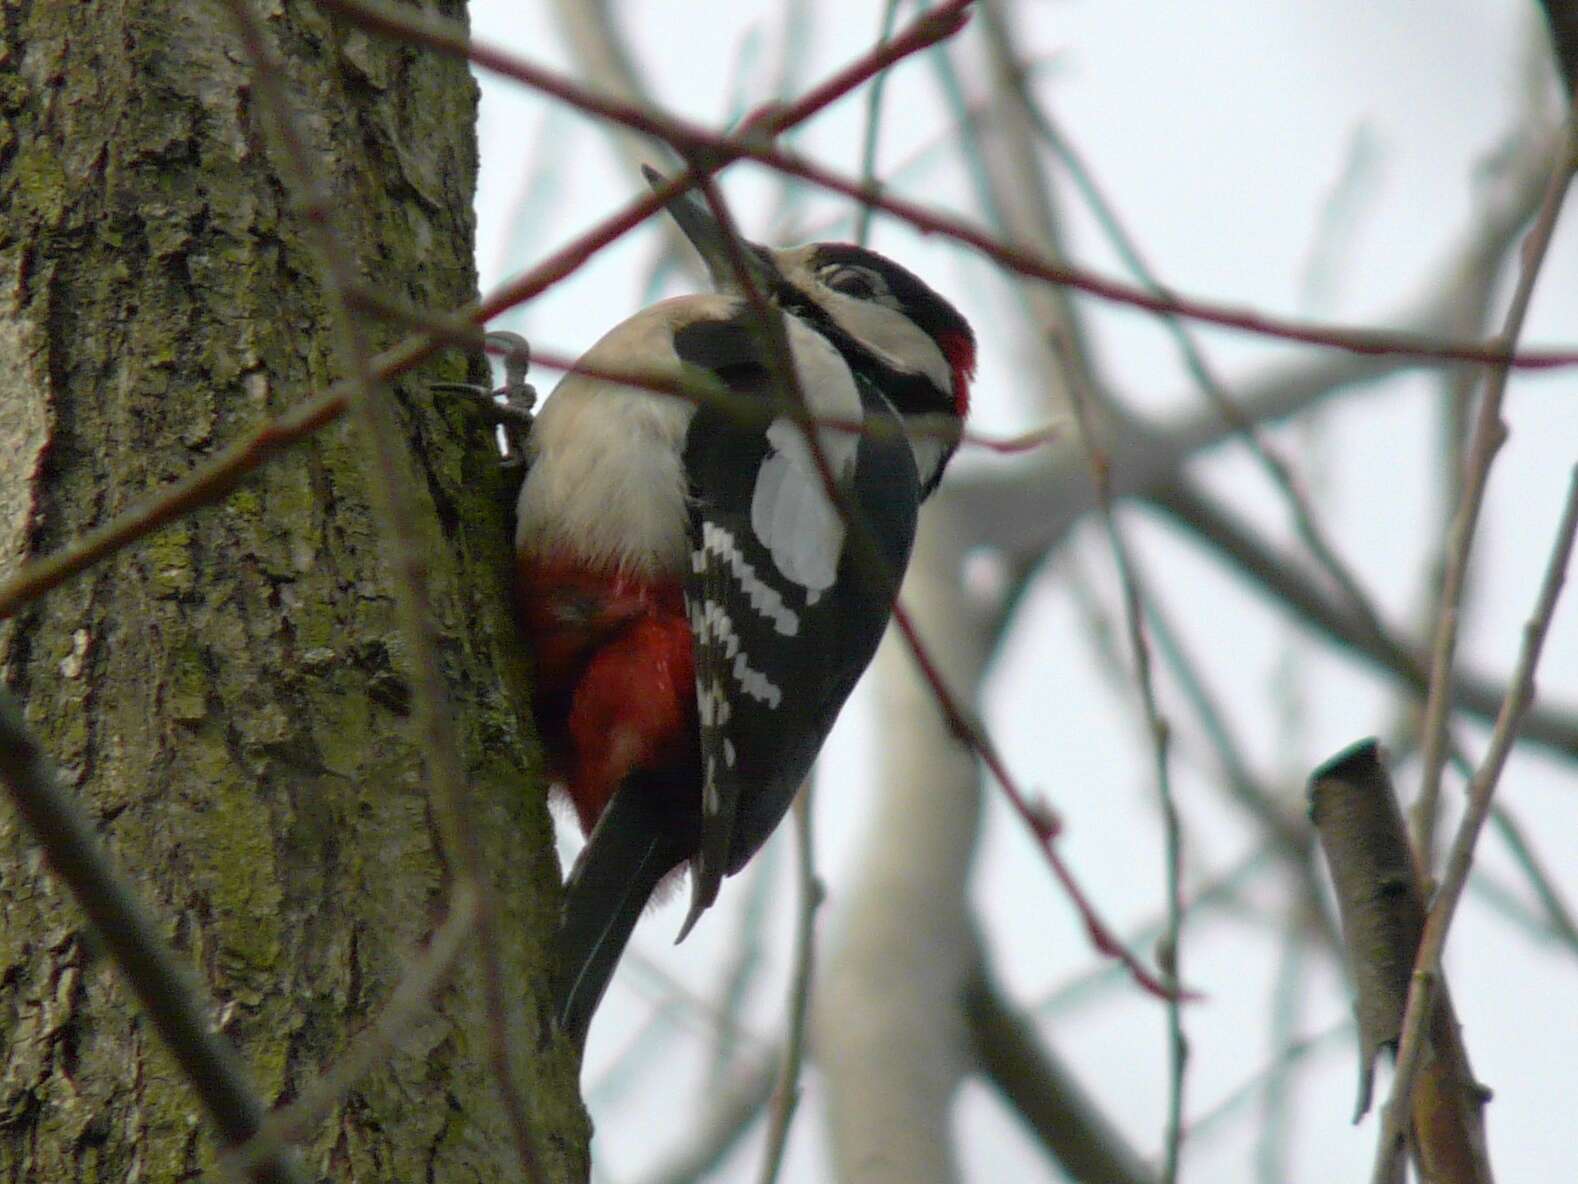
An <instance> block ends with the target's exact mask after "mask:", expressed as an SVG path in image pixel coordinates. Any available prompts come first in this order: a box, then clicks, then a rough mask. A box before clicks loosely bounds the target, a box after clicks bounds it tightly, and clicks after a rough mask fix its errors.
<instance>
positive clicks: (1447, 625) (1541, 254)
mask: <svg viewBox="0 0 1578 1184" xmlns="http://www.w3.org/2000/svg"><path fill="white" fill-rule="evenodd" d="M1575 168H1578V116H1574V117H1572V118H1570V119H1569V120H1568V130H1567V135H1566V136H1565V137H1564V139H1563V140H1562V143H1561V147H1560V150H1559V152H1558V155H1557V159H1556V161H1555V162H1554V164H1553V167H1552V169H1551V176H1550V181H1549V182H1548V184H1547V185H1546V189H1545V197H1544V200H1543V201H1542V202H1541V205H1540V212H1539V214H1538V215H1537V216H1536V218H1535V220H1534V226H1533V228H1532V229H1530V231H1529V236H1528V238H1527V239H1526V240H1525V241H1524V244H1523V256H1522V260H1523V266H1522V269H1521V270H1520V271H1519V273H1518V282H1517V286H1516V287H1515V288H1514V289H1513V292H1512V301H1511V304H1510V305H1509V307H1508V309H1507V317H1506V321H1505V323H1504V324H1503V326H1502V331H1501V335H1500V337H1499V338H1498V339H1497V340H1498V343H1499V344H1500V345H1501V346H1502V348H1503V349H1505V350H1508V351H1511V350H1512V349H1514V348H1516V346H1517V343H1518V337H1519V335H1520V334H1521V333H1522V332H1523V322H1524V319H1525V317H1526V316H1527V314H1528V310H1529V304H1530V302H1531V301H1532V299H1533V297H1534V284H1535V280H1536V279H1538V277H1539V274H1540V266H1541V264H1542V263H1543V262H1544V261H1545V253H1546V250H1547V249H1548V248H1549V246H1550V242H1551V237H1552V236H1553V235H1554V233H1555V231H1556V221H1557V218H1558V217H1559V216H1560V215H1561V209H1562V203H1563V201H1564V199H1565V198H1566V196H1567V189H1568V186H1569V185H1570V184H1571V183H1572V179H1573V171H1574V169H1575ZM1509 376H1510V374H1509V371H1508V368H1507V367H1506V366H1505V365H1497V366H1493V367H1492V368H1491V370H1490V373H1489V375H1488V376H1487V378H1486V381H1485V394H1484V396H1483V397H1482V398H1481V399H1480V404H1479V412H1478V414H1477V415H1476V417H1475V421H1474V433H1473V437H1472V439H1471V440H1470V441H1469V445H1468V456H1467V459H1466V463H1465V474H1464V480H1463V490H1462V493H1461V495H1460V496H1459V499H1458V508H1457V513H1456V514H1455V515H1454V517H1453V519H1452V529H1451V531H1450V533H1449V535H1448V544H1447V550H1446V571H1445V573H1444V575H1443V577H1442V588H1441V599H1440V603H1439V605H1438V607H1437V617H1436V631H1435V639H1434V642H1433V643H1432V645H1431V657H1430V690H1429V693H1428V695H1427V696H1426V698H1425V718H1424V725H1423V736H1424V739H1423V742H1422V745H1421V748H1422V753H1421V757H1420V759H1421V761H1422V762H1423V776H1422V780H1421V782H1420V786H1419V797H1418V800H1417V802H1416V804H1415V806H1414V818H1413V821H1414V858H1415V859H1416V860H1417V861H1418V863H1419V867H1420V868H1421V870H1422V872H1423V873H1424V875H1425V876H1426V877H1427V878H1428V876H1429V873H1430V868H1431V865H1432V862H1433V860H1434V847H1435V828H1436V814H1437V805H1438V799H1439V797H1440V793H1441V772H1442V769H1443V767H1444V765H1445V764H1446V730H1447V729H1446V721H1447V713H1448V711H1449V709H1450V707H1451V702H1450V700H1451V686H1452V682H1451V680H1452V663H1453V659H1454V656H1455V654H1456V651H1457V625H1458V608H1459V606H1460V604H1461V602H1462V597H1463V585H1464V581H1465V579H1466V577H1467V574H1468V559H1469V551H1470V549H1471V548H1472V546H1473V543H1474V531H1475V528H1476V527H1477V526H1478V525H1479V514H1480V507H1481V506H1482V505H1483V504H1484V499H1485V487H1486V485H1488V484H1489V479H1490V467H1491V465H1492V463H1494V461H1495V459H1496V454H1497V453H1498V452H1499V451H1500V450H1501V445H1502V443H1503V442H1504V441H1505V440H1506V438H1507V426H1506V424H1505V423H1504V422H1503V420H1502V418H1501V404H1502V399H1503V397H1504V396H1505V395H1506V392H1507V379H1508V378H1509Z"/></svg>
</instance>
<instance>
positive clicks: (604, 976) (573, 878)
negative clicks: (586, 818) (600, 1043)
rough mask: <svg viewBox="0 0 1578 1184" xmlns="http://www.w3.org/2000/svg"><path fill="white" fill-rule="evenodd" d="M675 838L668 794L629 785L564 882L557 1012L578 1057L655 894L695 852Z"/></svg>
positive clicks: (610, 806) (601, 820)
mask: <svg viewBox="0 0 1578 1184" xmlns="http://www.w3.org/2000/svg"><path fill="white" fill-rule="evenodd" d="M694 844H695V840H694V838H692V839H691V840H690V842H689V843H687V842H686V841H685V838H684V836H682V835H680V834H676V833H675V828H674V818H673V806H672V803H671V802H670V801H668V800H667V795H665V794H662V793H657V794H654V793H652V792H650V787H647V786H644V785H641V784H635V783H630V782H627V783H626V784H625V785H624V786H622V787H621V788H620V789H619V791H618V792H617V793H615V794H614V797H613V800H612V801H610V802H609V803H608V807H607V809H605V810H604V811H603V816H602V817H601V818H599V819H598V822H597V825H596V827H594V828H593V830H592V835H591V838H589V839H588V840H587V843H586V847H585V849H584V850H583V851H582V852H581V856H580V858H579V859H577V860H576V861H575V867H574V868H573V869H572V870H571V872H570V878H569V880H568V881H566V883H565V886H564V887H565V896H564V907H563V910H562V912H561V913H560V916H559V933H558V939H557V942H556V947H557V948H556V950H555V954H556V956H557V965H556V969H555V979H554V1009H555V1012H556V1013H557V1016H558V1020H559V1026H560V1027H561V1028H562V1029H563V1031H564V1032H565V1034H566V1035H567V1036H568V1037H569V1038H570V1039H571V1040H572V1041H573V1042H574V1044H575V1047H576V1048H577V1049H578V1050H579V1049H581V1048H584V1047H585V1045H586V1032H587V1029H588V1028H589V1027H590V1026H591V1023H592V1015H593V1013H594V1012H596V1010H597V1005H598V1003H599V1002H600V1001H601V1000H602V998H603V991H604V990H605V989H606V988H607V987H608V982H609V980H610V979H611V978H613V975H614V968H615V967H616V966H618V965H619V958H620V955H621V954H623V953H624V949H625V943H626V942H627V941H629V940H630V933H631V930H633V929H634V928H635V925H636V921H637V920H639V919H640V917H641V913H642V911H643V910H644V909H645V908H646V905H647V900H648V899H649V898H650V897H651V895H652V892H653V890H654V889H655V888H656V887H657V886H658V884H659V883H660V882H661V881H662V879H663V877H664V876H666V875H668V874H669V872H671V871H673V870H674V869H675V868H676V867H678V866H679V865H680V864H681V863H683V862H684V861H685V860H686V859H687V858H688V857H689V855H690V852H691V850H693V849H694Z"/></svg>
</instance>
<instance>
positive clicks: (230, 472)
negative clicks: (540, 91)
mask: <svg viewBox="0 0 1578 1184" xmlns="http://www.w3.org/2000/svg"><path fill="white" fill-rule="evenodd" d="M334 2H336V0H326V3H334ZM951 7H955V8H958V7H962V5H960V4H955V5H953V6H951ZM358 11H359V10H358ZM937 11H938V12H939V13H941V12H943V10H942V9H939V10H937ZM346 12H347V15H349V14H350V9H349V8H348V9H347V10H346ZM934 15H935V14H934ZM406 23H408V22H398V21H397V24H398V27H399V28H400V29H405V27H406ZM419 23H420V22H419ZM917 27H925V28H927V29H931V30H933V32H934V33H935V35H936V36H944V35H946V32H947V29H946V27H942V26H937V25H935V24H926V23H925V22H920V23H918V25H917ZM912 33H913V30H912ZM925 44H929V42H926V41H923V40H922V39H921V38H920V37H919V36H918V35H911V33H906V34H905V35H904V36H903V37H900V38H897V39H895V40H894V41H893V42H891V43H889V44H888V45H887V46H885V47H883V50H882V52H881V53H879V54H877V55H875V56H874V57H870V58H864V59H861V60H860V61H858V62H856V63H854V64H853V65H851V66H849V67H848V68H846V69H845V70H843V71H841V72H840V73H838V74H836V75H834V76H833V78H831V79H829V80H828V81H827V82H826V83H824V84H823V85H822V86H819V87H817V88H815V89H814V90H812V91H810V92H809V93H808V94H806V95H805V96H802V97H801V98H800V99H798V100H797V101H795V102H794V103H792V104H788V105H785V106H782V107H778V108H774V109H771V110H770V111H769V112H764V113H759V114H758V117H757V118H758V119H759V120H760V121H761V122H759V123H758V124H756V125H751V124H750V122H749V121H748V122H747V127H751V126H754V127H755V130H757V131H761V130H762V124H763V123H765V122H766V121H767V120H768V118H769V116H770V117H771V130H772V131H774V132H779V131H783V130H786V129H787V128H789V127H790V126H792V125H793V124H795V123H798V122H800V121H801V120H804V119H809V118H810V117H811V116H812V115H814V114H816V112H817V111H819V110H820V109H821V107H822V106H824V105H826V104H827V103H831V102H833V101H834V100H836V99H837V98H839V97H841V96H842V95H843V94H845V93H847V92H848V91H849V90H850V89H852V88H853V87H854V86H856V85H858V84H859V82H860V81H862V80H863V79H864V78H866V77H869V76H870V75H871V74H872V73H874V72H876V71H877V70H880V69H882V68H883V67H884V66H887V65H890V64H891V63H892V62H893V61H896V60H898V57H900V56H903V54H905V53H913V52H915V51H916V50H917V49H920V48H923V47H924V45H925ZM455 52H464V42H463V41H462V42H460V43H459V44H458V45H457V46H456V47H455ZM722 163H724V162H723V161H721V160H719V161H716V162H714V163H713V164H712V165H709V167H721V165H722ZM689 184H690V181H689V180H688V179H687V178H686V177H683V176H681V177H678V178H675V179H673V180H671V181H668V182H666V183H665V184H664V185H662V186H660V187H659V188H658V189H656V190H654V191H653V192H651V193H648V194H645V195H643V196H641V197H638V198H636V199H635V200H634V201H632V202H630V203H629V204H627V205H626V206H625V207H624V208H623V209H621V210H619V211H618V212H616V213H614V214H613V215H611V216H609V217H608V218H606V219H604V220H603V221H602V222H600V223H598V224H597V225H596V226H594V227H592V228H591V229H590V230H588V231H587V232H586V233H584V234H581V235H578V236H577V237H576V238H574V239H572V240H570V241H569V242H568V243H566V244H565V245H564V246H563V247H561V248H560V249H559V250H558V251H556V252H554V253H553V254H552V255H549V256H548V257H547V258H546V259H544V260H543V261H542V262H541V263H539V264H538V265H537V266H536V267H535V268H533V269H532V270H531V271H529V272H527V273H526V274H524V275H521V276H518V277H517V278H516V279H514V280H513V281H511V282H510V283H507V284H505V285H503V286H502V287H500V288H499V289H498V290H497V291H495V292H494V293H492V294H491V295H490V296H488V297H487V298H486V299H484V300H483V301H481V303H479V304H478V305H476V306H475V307H468V308H465V309H461V310H458V311H457V312H455V313H453V314H449V315H447V316H442V317H438V318H435V320H434V322H433V323H432V324H431V325H429V327H428V328H427V329H425V330H424V331H423V332H422V333H419V334H415V335H413V336H411V337H408V338H407V339H405V340H404V341H401V342H399V343H398V344H396V345H395V346H393V347H391V348H390V349H387V350H385V351H383V352H382V353H379V354H377V355H375V356H374V357H373V358H372V359H371V360H370V371H371V376H372V377H373V378H374V379H376V380H377V381H378V382H380V383H387V382H388V381H390V380H391V379H394V378H398V377H399V376H400V375H402V374H405V373H407V372H408V371H410V370H412V369H414V368H416V367H417V366H419V365H421V364H422V363H423V362H425V361H426V360H427V359H428V358H429V357H431V356H432V355H433V353H434V352H435V351H437V350H438V349H439V348H441V347H442V346H445V345H457V346H460V347H461V348H464V349H468V350H469V349H474V348H475V346H476V341H477V332H476V330H475V326H477V325H480V324H483V323H485V322H487V321H488V320H490V319H492V318H493V317H495V316H498V315H499V314H501V313H504V312H507V311H508V310H510V309H511V308H514V307H515V306H516V305H518V304H523V303H525V302H526V301H528V300H531V299H532V298H533V297H535V296H537V295H539V294H541V293H542V292H543V291H545V290H547V289H548V288H550V287H552V286H553V285H554V284H556V283H558V282H559V281H560V280H562V279H564V278H565V277H566V276H568V275H570V274H571V273H572V272H574V271H576V270H577V269H578V268H580V267H581V266H582V265H583V264H585V263H586V261H587V260H588V259H589V258H591V256H592V255H594V254H596V253H597V252H599V251H601V250H602V249H603V248H604V247H607V246H608V245H609V244H611V243H613V242H615V241H617V240H618V239H619V238H621V237H623V236H624V235H625V234H627V233H629V232H630V231H631V230H633V229H635V228H636V227H637V226H639V225H640V224H641V223H642V222H644V221H646V219H648V218H649V217H651V216H652V215H653V214H654V213H657V212H658V211H659V210H661V209H662V208H663V206H664V203H666V202H667V201H668V200H670V199H671V198H673V197H676V196H678V195H679V194H681V193H683V192H684V191H685V189H686V188H687V187H688V186H689ZM348 296H349V298H350V299H352V300H362V299H364V298H365V293H360V294H358V289H354V288H353V289H351V290H350V291H349V293H348ZM467 322H469V327H468V325H467ZM353 389H354V384H353V383H352V382H350V381H349V380H342V381H341V382H338V383H336V384H334V385H333V386H332V387H330V388H329V389H328V390H327V391H325V392H323V393H322V394H320V395H317V396H315V397H313V398H311V399H309V400H307V401H306V402H304V403H302V404H301V405H300V406H298V407H296V408H293V409H292V410H290V411H288V412H286V413H285V414H284V415H281V416H279V417H278V418H276V419H274V420H270V421H268V422H265V423H263V424H260V425H259V426H258V427H257V428H255V429H253V430H252V432H251V433H250V434H249V435H247V436H246V437H245V438H243V439H241V440H238V441H236V443H234V444H232V445H231V446H230V447H229V448H227V449H225V450H224V451H223V452H221V453H220V454H219V455H218V456H216V457H214V459H213V460H211V461H210V462H209V463H207V464H205V465H203V466H202V467H201V468H199V469H197V470H195V471H193V472H192V473H190V474H188V475H187V476H186V477H184V478H182V479H181V480H179V481H177V482H175V483H174V484H173V485H172V486H170V487H169V488H167V489H165V490H163V491H161V492H160V493H158V494H155V495H152V496H150V497H148V498H147V499H145V500H144V501H143V502H142V503H141V504H139V505H137V506H134V507H133V508H132V509H130V510H128V511H126V512H125V513H123V514H121V515H119V516H118V517H116V518H115V519H114V520H113V521H111V522H107V523H105V524H104V525H103V526H101V527H98V528H97V529H95V530H92V531H89V532H88V533H87V534H85V535H82V536H80V537H79V538H78V539H76V540H75V541H74V542H72V543H70V544H68V545H67V546H66V547H63V548H62V549H61V550H59V551H57V552H55V553H54V554H52V555H49V556H47V557H45V558H42V559H35V560H32V561H30V562H29V563H26V564H24V565H23V566H22V568H21V569H20V570H19V571H18V572H17V573H16V574H15V575H14V576H13V577H12V578H11V579H10V580H7V581H6V582H5V583H4V584H0V620H4V619H6V618H7V617H10V616H14V615H15V614H16V612H17V611H18V610H19V609H20V608H21V607H22V606H23V605H25V604H27V603H29V602H30V601H32V600H34V599H35V598H37V597H38V596H40V595H42V594H43V593H45V592H47V591H48V590H49V589H51V588H54V587H57V586H59V585H60V584H62V583H64V582H65V581H66V580H68V579H70V578H71V577H72V576H74V575H77V574H79V573H80V572H82V571H84V570H86V569H87V568H89V567H91V566H92V565H93V564H95V563H98V562H100V561H101V560H103V559H106V558H108V557H109V556H110V555H113V554H114V553H115V552H117V551H119V550H121V549H122V548H124V547H126V546H128V545H130V544H131V543H133V542H136V541H137V540H138V539H141V538H143V537H145V536H146V535H148V534H150V533H152V532H153V531H155V530H157V529H158V528H159V527H161V526H164V525H166V524H167V523H170V522H173V521H174V520H175V519H177V518H179V517H181V516H182V515H183V514H187V513H190V512H191V511H192V510H195V509H197V508H199V507H201V506H205V505H209V504H211V503H213V502H216V501H218V500H219V499H220V498H222V497H224V496H225V495H226V494H227V493H229V492H230V491H231V490H232V489H234V488H235V487H236V485H237V483H238V482H239V481H240V480H241V479H242V478H243V477H245V476H246V475H247V474H248V473H250V472H251V471H252V470H253V469H255V468H257V467H258V466H259V465H261V464H263V463H265V462H266V461H268V460H270V459H272V458H273V457H274V456H275V455H276V454H277V453H278V452H279V451H281V450H282V449H284V448H285V447H287V446H289V445H291V444H295V443H299V442H300V441H302V440H304V439H306V438H307V437H308V436H310V435H311V434H312V433H314V432H316V431H318V430H319V429H320V428H322V427H325V426H327V425H328V424H330V423H333V422H334V421H335V420H336V419H338V418H339V417H340V416H341V415H342V414H344V412H345V410H346V408H347V407H348V406H349V400H350V397H351V393H352V391H353Z"/></svg>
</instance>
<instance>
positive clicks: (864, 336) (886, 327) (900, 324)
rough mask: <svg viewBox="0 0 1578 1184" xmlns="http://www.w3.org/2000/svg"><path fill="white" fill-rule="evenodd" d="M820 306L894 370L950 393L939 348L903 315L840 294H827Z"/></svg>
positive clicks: (948, 370) (949, 374)
mask: <svg viewBox="0 0 1578 1184" xmlns="http://www.w3.org/2000/svg"><path fill="white" fill-rule="evenodd" d="M822 303H823V305H824V306H825V307H826V309H827V311H828V313H830V314H831V315H832V317H833V320H834V321H836V322H837V323H838V326H839V328H841V329H843V330H844V332H846V333H848V334H849V335H850V336H851V337H853V338H854V339H855V340H856V341H858V342H860V344H862V345H864V346H866V347H867V348H868V349H870V350H871V352H872V353H874V354H876V355H877V356H878V357H880V358H881V359H882V360H883V361H885V362H887V363H888V365H890V366H892V367H893V368H894V369H895V370H901V371H904V372H906V373H909V374H924V375H925V376H926V377H927V378H928V379H929V380H930V381H931V384H932V385H933V386H935V387H936V388H937V389H938V390H939V391H949V392H951V391H952V390H953V367H952V366H950V365H949V364H948V359H947V358H946V357H945V356H944V355H943V352H942V350H941V348H939V346H938V345H937V343H936V342H935V341H933V340H932V337H931V334H929V333H927V332H926V331H925V330H924V329H922V328H921V327H920V326H919V325H917V324H916V323H915V322H914V321H912V320H910V319H909V317H907V316H905V315H904V314H903V313H901V312H898V311H896V310H894V309H891V308H888V307H887V306H886V305H884V304H881V303H879V302H876V301H871V300H856V299H854V298H853V297H851V296H845V295H843V294H842V293H839V292H828V293H827V294H826V296H824V297H823V300H822Z"/></svg>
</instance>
